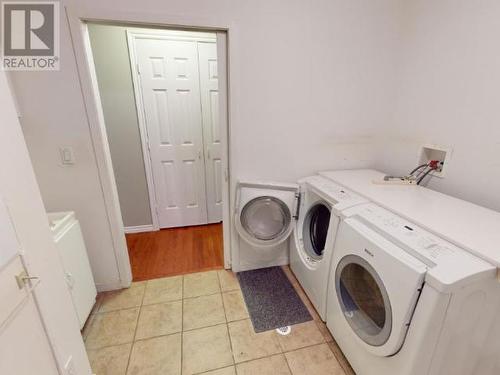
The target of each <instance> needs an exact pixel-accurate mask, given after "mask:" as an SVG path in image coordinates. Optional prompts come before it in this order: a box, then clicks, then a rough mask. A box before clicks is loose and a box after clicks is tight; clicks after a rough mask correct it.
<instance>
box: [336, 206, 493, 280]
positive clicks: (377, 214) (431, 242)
mask: <svg viewBox="0 0 500 375" xmlns="http://www.w3.org/2000/svg"><path fill="white" fill-rule="evenodd" d="M344 215H345V216H347V217H350V218H353V219H357V220H359V221H361V222H362V223H364V224H365V225H366V226H368V227H369V228H370V229H372V230H373V231H375V232H377V233H379V234H380V235H382V236H383V237H385V238H386V239H388V240H390V241H391V242H393V243H394V244H395V245H397V246H398V247H400V248H402V249H403V250H405V251H406V252H407V253H408V254H410V255H412V256H414V257H415V258H417V259H418V260H420V261H421V262H422V263H424V264H425V265H426V266H427V267H429V271H428V272H429V274H430V275H431V276H433V277H437V278H439V279H442V280H443V282H446V283H452V282H456V281H457V279H460V278H469V277H470V276H471V275H474V274H481V273H482V272H489V271H490V270H494V267H493V266H492V265H491V264H489V263H487V262H485V261H483V260H481V259H479V258H477V257H475V256H474V255H472V254H471V253H469V252H467V251H466V250H464V249H462V248H459V247H458V246H456V245H454V244H452V243H451V242H449V241H446V240H444V239H443V238H441V237H439V236H437V235H435V234H433V233H431V232H429V231H427V230H424V229H422V228H421V227H419V226H417V225H415V224H413V223H411V222H410V221H408V220H406V219H404V218H402V217H400V216H397V215H395V214H394V213H392V212H390V211H388V210H386V209H384V208H381V207H379V206H377V205H375V204H373V203H368V204H363V205H360V206H356V207H353V208H351V209H349V210H346V211H345V212H344Z"/></svg>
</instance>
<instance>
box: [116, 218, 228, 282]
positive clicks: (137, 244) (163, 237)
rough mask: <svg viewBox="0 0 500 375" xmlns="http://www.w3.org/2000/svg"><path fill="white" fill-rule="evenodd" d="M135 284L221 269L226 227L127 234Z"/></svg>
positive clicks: (210, 226) (189, 228)
mask: <svg viewBox="0 0 500 375" xmlns="http://www.w3.org/2000/svg"><path fill="white" fill-rule="evenodd" d="M126 237H127V245H128V252H129V257H130V264H131V267H132V275H133V279H134V281H142V280H150V279H156V278H160V277H166V276H174V275H182V274H187V273H192V272H201V271H208V270H213V269H221V268H223V267H224V255H223V240H222V223H220V224H208V225H199V226H192V227H183V228H171V229H162V230H160V231H156V232H144V233H131V234H127V235H126Z"/></svg>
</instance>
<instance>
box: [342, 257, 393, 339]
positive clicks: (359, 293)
mask: <svg viewBox="0 0 500 375" xmlns="http://www.w3.org/2000/svg"><path fill="white" fill-rule="evenodd" d="M335 288H336V291H337V297H338V300H339V303H340V306H341V309H342V312H343V313H344V317H345V318H346V320H347V323H349V325H350V326H351V328H352V329H353V331H354V332H355V333H356V335H358V337H359V338H361V340H363V341H364V342H365V343H367V344H369V345H372V346H381V345H383V344H385V343H386V342H387V340H389V337H390V335H391V331H392V310H391V304H390V301H389V295H388V294H387V290H386V288H385V287H384V285H383V283H382V280H381V279H380V277H379V275H378V274H377V272H376V271H375V269H374V268H373V267H372V266H371V265H370V264H369V263H368V262H367V261H366V260H364V259H363V258H361V257H359V256H357V255H347V256H345V257H344V258H342V259H341V261H340V262H339V264H338V266H337V269H336V273H335Z"/></svg>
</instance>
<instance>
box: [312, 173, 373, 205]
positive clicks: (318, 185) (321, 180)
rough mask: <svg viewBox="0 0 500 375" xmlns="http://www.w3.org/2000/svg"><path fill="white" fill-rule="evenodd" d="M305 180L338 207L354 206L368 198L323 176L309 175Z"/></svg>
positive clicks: (365, 201)
mask: <svg viewBox="0 0 500 375" xmlns="http://www.w3.org/2000/svg"><path fill="white" fill-rule="evenodd" d="M302 182H305V183H306V184H307V185H308V186H309V187H310V188H312V189H314V190H316V191H317V192H319V193H321V194H322V195H323V196H325V198H326V199H328V200H329V201H333V202H334V204H335V206H338V207H336V208H337V209H344V208H347V207H352V206H354V205H357V204H361V203H367V200H366V199H364V198H363V197H361V196H360V195H358V194H356V193H354V192H352V191H349V190H347V189H345V188H344V187H342V186H340V185H337V184H336V183H334V182H332V181H331V180H329V179H327V178H325V177H322V176H311V177H307V178H305V179H304V180H302Z"/></svg>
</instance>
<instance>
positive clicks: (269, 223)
mask: <svg viewBox="0 0 500 375" xmlns="http://www.w3.org/2000/svg"><path fill="white" fill-rule="evenodd" d="M291 221H292V215H291V213H290V209H289V208H288V206H287V205H286V204H285V203H284V202H283V201H281V200H280V199H278V198H275V197H271V196H262V197H257V198H254V199H252V200H250V201H248V202H247V203H246V204H245V206H244V207H243V209H242V210H241V215H240V222H241V226H242V227H243V229H244V230H245V232H246V233H247V235H248V236H250V237H251V238H253V239H256V240H258V241H259V242H273V243H274V242H279V241H280V240H281V239H283V237H285V238H286V237H287V236H288V233H289V228H290V224H291Z"/></svg>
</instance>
